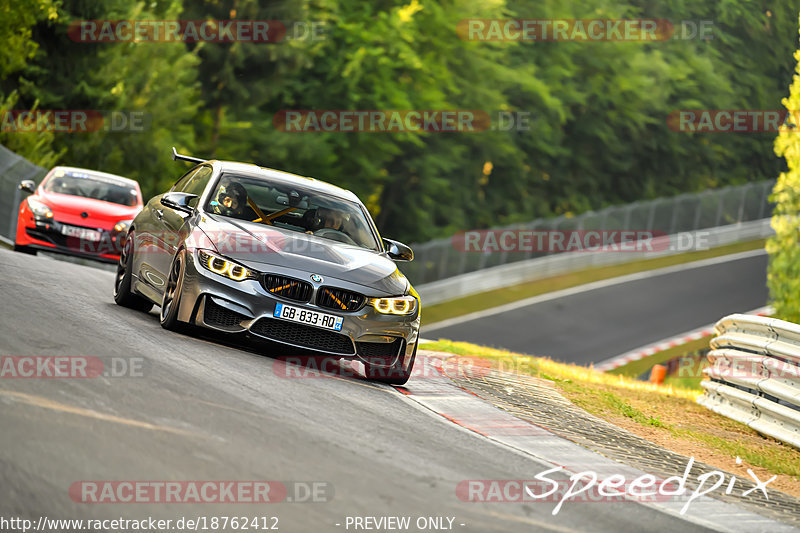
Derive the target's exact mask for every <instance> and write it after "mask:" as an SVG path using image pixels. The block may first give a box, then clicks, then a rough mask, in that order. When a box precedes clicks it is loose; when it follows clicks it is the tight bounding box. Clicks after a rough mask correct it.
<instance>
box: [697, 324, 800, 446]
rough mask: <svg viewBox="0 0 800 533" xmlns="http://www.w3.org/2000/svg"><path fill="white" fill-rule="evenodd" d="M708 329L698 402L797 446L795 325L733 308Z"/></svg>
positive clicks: (799, 332) (799, 343)
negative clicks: (708, 347)
mask: <svg viewBox="0 0 800 533" xmlns="http://www.w3.org/2000/svg"><path fill="white" fill-rule="evenodd" d="M714 331H715V333H716V335H717V336H716V337H714V338H713V339H712V340H711V351H710V352H709V354H708V360H709V362H710V363H711V366H709V367H708V368H706V369H705V370H704V371H703V373H704V374H705V375H706V377H707V378H708V379H706V380H704V381H703V382H701V386H702V387H703V388H704V389H705V394H704V395H703V396H701V397H700V398H699V399H698V400H697V401H698V403H700V405H703V406H704V407H706V408H708V409H710V410H712V411H714V412H715V413H719V414H721V415H723V416H726V417H728V418H731V419H733V420H736V421H738V422H741V423H743V424H745V425H747V426H749V427H751V428H753V429H754V430H756V431H758V432H759V433H762V434H764V435H769V436H770V437H773V438H775V439H778V440H780V441H783V442H785V443H787V444H791V445H792V446H794V447H795V448H798V449H800V325H798V324H793V323H791V322H786V321H784V320H779V319H777V318H767V317H759V316H751V315H741V314H735V315H730V316H726V317H725V318H723V319H721V320H720V321H719V322H717V324H716V326H715V327H714Z"/></svg>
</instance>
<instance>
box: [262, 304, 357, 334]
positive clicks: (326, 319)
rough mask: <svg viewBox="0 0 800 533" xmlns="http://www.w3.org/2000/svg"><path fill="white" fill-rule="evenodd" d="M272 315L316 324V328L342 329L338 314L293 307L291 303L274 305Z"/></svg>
mask: <svg viewBox="0 0 800 533" xmlns="http://www.w3.org/2000/svg"><path fill="white" fill-rule="evenodd" d="M272 316H274V317H276V318H282V319H284V320H290V321H292V322H299V323H301V324H308V325H310V326H317V327H318V328H325V329H332V330H334V331H342V317H340V316H336V315H329V314H327V313H318V312H317V311H309V310H308V309H302V308H300V307H293V306H291V305H283V304H282V303H278V304H276V305H275V312H274V313H273V314H272Z"/></svg>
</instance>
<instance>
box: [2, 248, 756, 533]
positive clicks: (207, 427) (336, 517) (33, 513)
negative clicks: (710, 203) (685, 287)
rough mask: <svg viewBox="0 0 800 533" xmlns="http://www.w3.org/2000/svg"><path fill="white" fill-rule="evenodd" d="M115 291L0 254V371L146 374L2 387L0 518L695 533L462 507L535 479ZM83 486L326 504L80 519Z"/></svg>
mask: <svg viewBox="0 0 800 533" xmlns="http://www.w3.org/2000/svg"><path fill="white" fill-rule="evenodd" d="M756 263H757V262H756ZM747 265H748V266H751V265H750V262H747ZM739 266H741V265H739ZM742 274H744V272H743V273H742ZM709 277H710V278H713V277H714V276H713V275H712V274H709ZM112 280H113V274H112V273H110V272H106V271H102V270H97V269H92V268H87V267H84V266H80V265H75V264H70V263H65V262H62V261H56V260H53V259H50V258H46V257H30V256H26V255H22V254H16V253H13V252H10V251H6V250H0V293H2V296H3V303H4V305H3V307H2V312H0V331H1V332H2V333H0V355H4V356H8V355H14V356H23V355H37V356H55V355H72V356H79V355H84V356H86V355H88V356H98V357H108V356H122V357H125V358H129V359H128V360H129V361H133V360H140V361H141V368H142V371H143V372H142V373H143V375H142V376H132V377H118V378H106V377H98V378H94V379H90V378H84V379H13V378H9V379H3V378H0V482H1V484H0V517H5V518H8V517H23V518H31V519H33V520H36V519H37V518H38V517H39V516H42V515H43V516H47V517H48V518H62V519H67V518H84V519H86V518H98V519H111V518H118V517H123V518H133V519H141V518H146V517H148V516H152V517H156V518H165V519H173V520H176V519H178V518H180V517H181V516H185V517H197V516H206V517H212V516H220V515H228V516H242V515H246V516H249V517H253V516H277V517H279V520H280V521H279V530H280V531H302V532H312V531H313V532H327V531H348V530H349V531H354V529H353V528H352V527H351V528H350V529H346V528H345V519H346V517H347V516H362V517H363V516H386V515H399V516H411V517H420V516H424V517H427V516H432V517H439V516H449V517H455V522H454V526H453V529H454V530H461V531H473V532H474V531H480V532H489V531H492V532H504V531H525V532H530V531H559V532H569V531H592V532H606V531H607V532H614V533H620V532H628V531H631V532H633V531H637V532H638V531H643V530H646V531H686V532H692V531H702V530H703V529H702V528H700V527H699V526H697V525H694V524H691V523H686V522H683V521H682V520H680V519H678V518H676V517H674V516H672V515H667V514H663V513H661V512H658V511H656V510H654V509H652V508H649V507H646V506H642V505H639V504H635V503H603V504H598V503H573V504H566V505H565V506H564V507H563V508H562V510H561V512H560V513H559V514H558V515H557V516H552V515H551V511H552V510H553V507H554V504H552V503H525V504H521V503H466V502H462V501H460V500H459V499H458V498H457V497H456V493H455V487H456V486H457V484H458V483H459V482H460V481H462V480H469V479H531V478H532V476H533V475H535V474H536V473H538V472H540V471H541V470H540V469H539V466H538V465H537V464H536V463H535V462H533V461H532V459H531V457H530V456H527V455H524V454H522V453H520V452H517V451H514V450H512V449H510V448H506V447H504V446H501V445H498V444H497V443H494V442H491V441H489V440H487V439H485V438H482V437H480V436H479V435H477V434H474V433H471V432H468V431H465V430H463V429H461V428H458V427H457V426H455V425H453V424H451V423H449V422H448V421H447V420H445V419H443V418H441V417H437V416H436V415H433V414H432V413H430V412H428V411H426V410H425V409H423V408H421V407H419V406H414V405H412V402H411V401H410V400H409V399H407V398H406V397H405V396H404V395H403V394H401V393H400V392H399V391H397V390H395V389H394V388H392V387H388V386H380V385H375V384H372V383H369V382H366V381H364V380H361V379H353V378H330V379H299V378H294V379H289V378H286V377H285V368H284V367H283V366H282V365H284V363H283V362H281V361H279V360H277V359H275V356H277V355H280V351H279V350H276V349H274V347H273V348H270V350H271V352H272V353H271V356H267V355H265V354H263V353H260V352H261V351H262V350H264V349H265V347H264V346H263V345H260V346H259V345H251V344H245V345H239V344H238V343H236V342H234V341H231V340H230V339H228V340H223V341H218V340H213V339H210V338H207V337H206V338H203V337H200V336H198V334H197V333H196V332H195V333H193V334H191V335H183V334H178V333H172V332H167V331H165V330H163V329H162V328H161V327H160V326H159V323H158V317H157V314H156V311H155V310H154V311H152V312H151V313H150V314H142V313H137V312H134V311H131V310H128V309H124V308H121V307H118V306H116V305H115V304H114V302H113V299H112V297H111V291H112ZM700 281H702V280H700ZM565 312H567V311H566V310H565ZM639 325H645V322H641V323H640V324H639ZM634 326H637V324H631V328H633V327H634ZM554 342H555V341H554ZM409 386H410V387H413V380H412V381H411V382H410V383H409ZM544 452H545V450H543V453H544ZM552 477H554V478H557V476H555V475H553V476H552ZM81 480H95V481H124V480H139V481H147V480H149V481H176V480H177V481H186V480H195V481H199V480H262V481H263V480H277V481H282V482H284V483H285V484H287V483H288V482H290V481H305V482H311V481H318V482H327V483H329V484H330V485H329V487H332V498H329V501H327V502H319V503H297V502H291V503H290V502H283V503H273V504H236V505H230V504H197V503H182V504H154V503H134V504H89V503H78V502H75V501H73V500H72V499H71V498H70V496H69V493H68V491H69V488H70V486H71V485H72V484H73V483H75V482H76V481H81ZM290 496H291V495H290ZM336 524H341V525H340V526H337V525H336ZM460 524H464V525H463V526H461V525H460ZM410 531H416V529H413V528H412V529H410Z"/></svg>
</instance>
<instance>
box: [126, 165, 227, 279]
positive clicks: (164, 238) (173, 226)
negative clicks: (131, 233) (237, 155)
mask: <svg viewBox="0 0 800 533" xmlns="http://www.w3.org/2000/svg"><path fill="white" fill-rule="evenodd" d="M211 174H212V169H211V166H210V165H199V166H197V167H195V168H193V169H192V170H190V171H189V172H187V173H186V174H185V175H184V176H183V177H181V179H180V180H178V182H177V183H175V185H174V186H173V187H172V189H170V191H169V192H188V193H192V194H197V193H196V192H195V191H197V190H198V189H199V190H200V191H201V192H202V190H203V188H204V187H205V185H206V184H207V183H208V180H209V179H210V178H211ZM163 196H164V195H159V196H156V197H155V198H153V199H152V200H151V201H150V202H148V206H147V210H148V215H149V216H147V217H146V219H147V226H146V230H145V231H143V232H141V233H140V234H139V235H138V238H139V239H140V240H141V241H146V242H141V244H142V245H143V246H145V247H146V248H147V249H148V250H150V251H151V252H152V253H147V254H143V255H144V259H143V263H142V266H141V272H142V277H143V278H144V280H145V281H146V282H147V283H149V284H150V285H151V286H152V287H153V288H154V289H156V290H157V291H158V293H163V290H164V287H165V286H166V280H167V276H168V275H169V268H170V266H171V265H172V259H173V257H174V256H175V253H176V252H177V250H178V246H179V245H180V243H181V242H183V240H184V239H185V237H186V235H187V234H188V232H189V228H188V224H187V221H189V220H190V219H191V218H192V217H191V215H189V214H187V213H185V212H183V211H178V210H176V209H172V208H170V207H167V206H165V205H164V204H162V203H161V198H162V197H163ZM139 249H140V250H143V249H144V248H139Z"/></svg>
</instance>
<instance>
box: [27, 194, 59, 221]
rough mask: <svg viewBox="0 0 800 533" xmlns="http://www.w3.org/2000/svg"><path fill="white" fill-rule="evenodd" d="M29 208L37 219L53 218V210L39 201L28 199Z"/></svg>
mask: <svg viewBox="0 0 800 533" xmlns="http://www.w3.org/2000/svg"><path fill="white" fill-rule="evenodd" d="M27 201H28V207H30V209H31V212H32V213H33V216H35V217H36V218H53V210H52V209H50V207H48V206H47V205H45V204H43V203H42V202H40V201H39V200H34V199H33V198H28V200H27Z"/></svg>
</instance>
